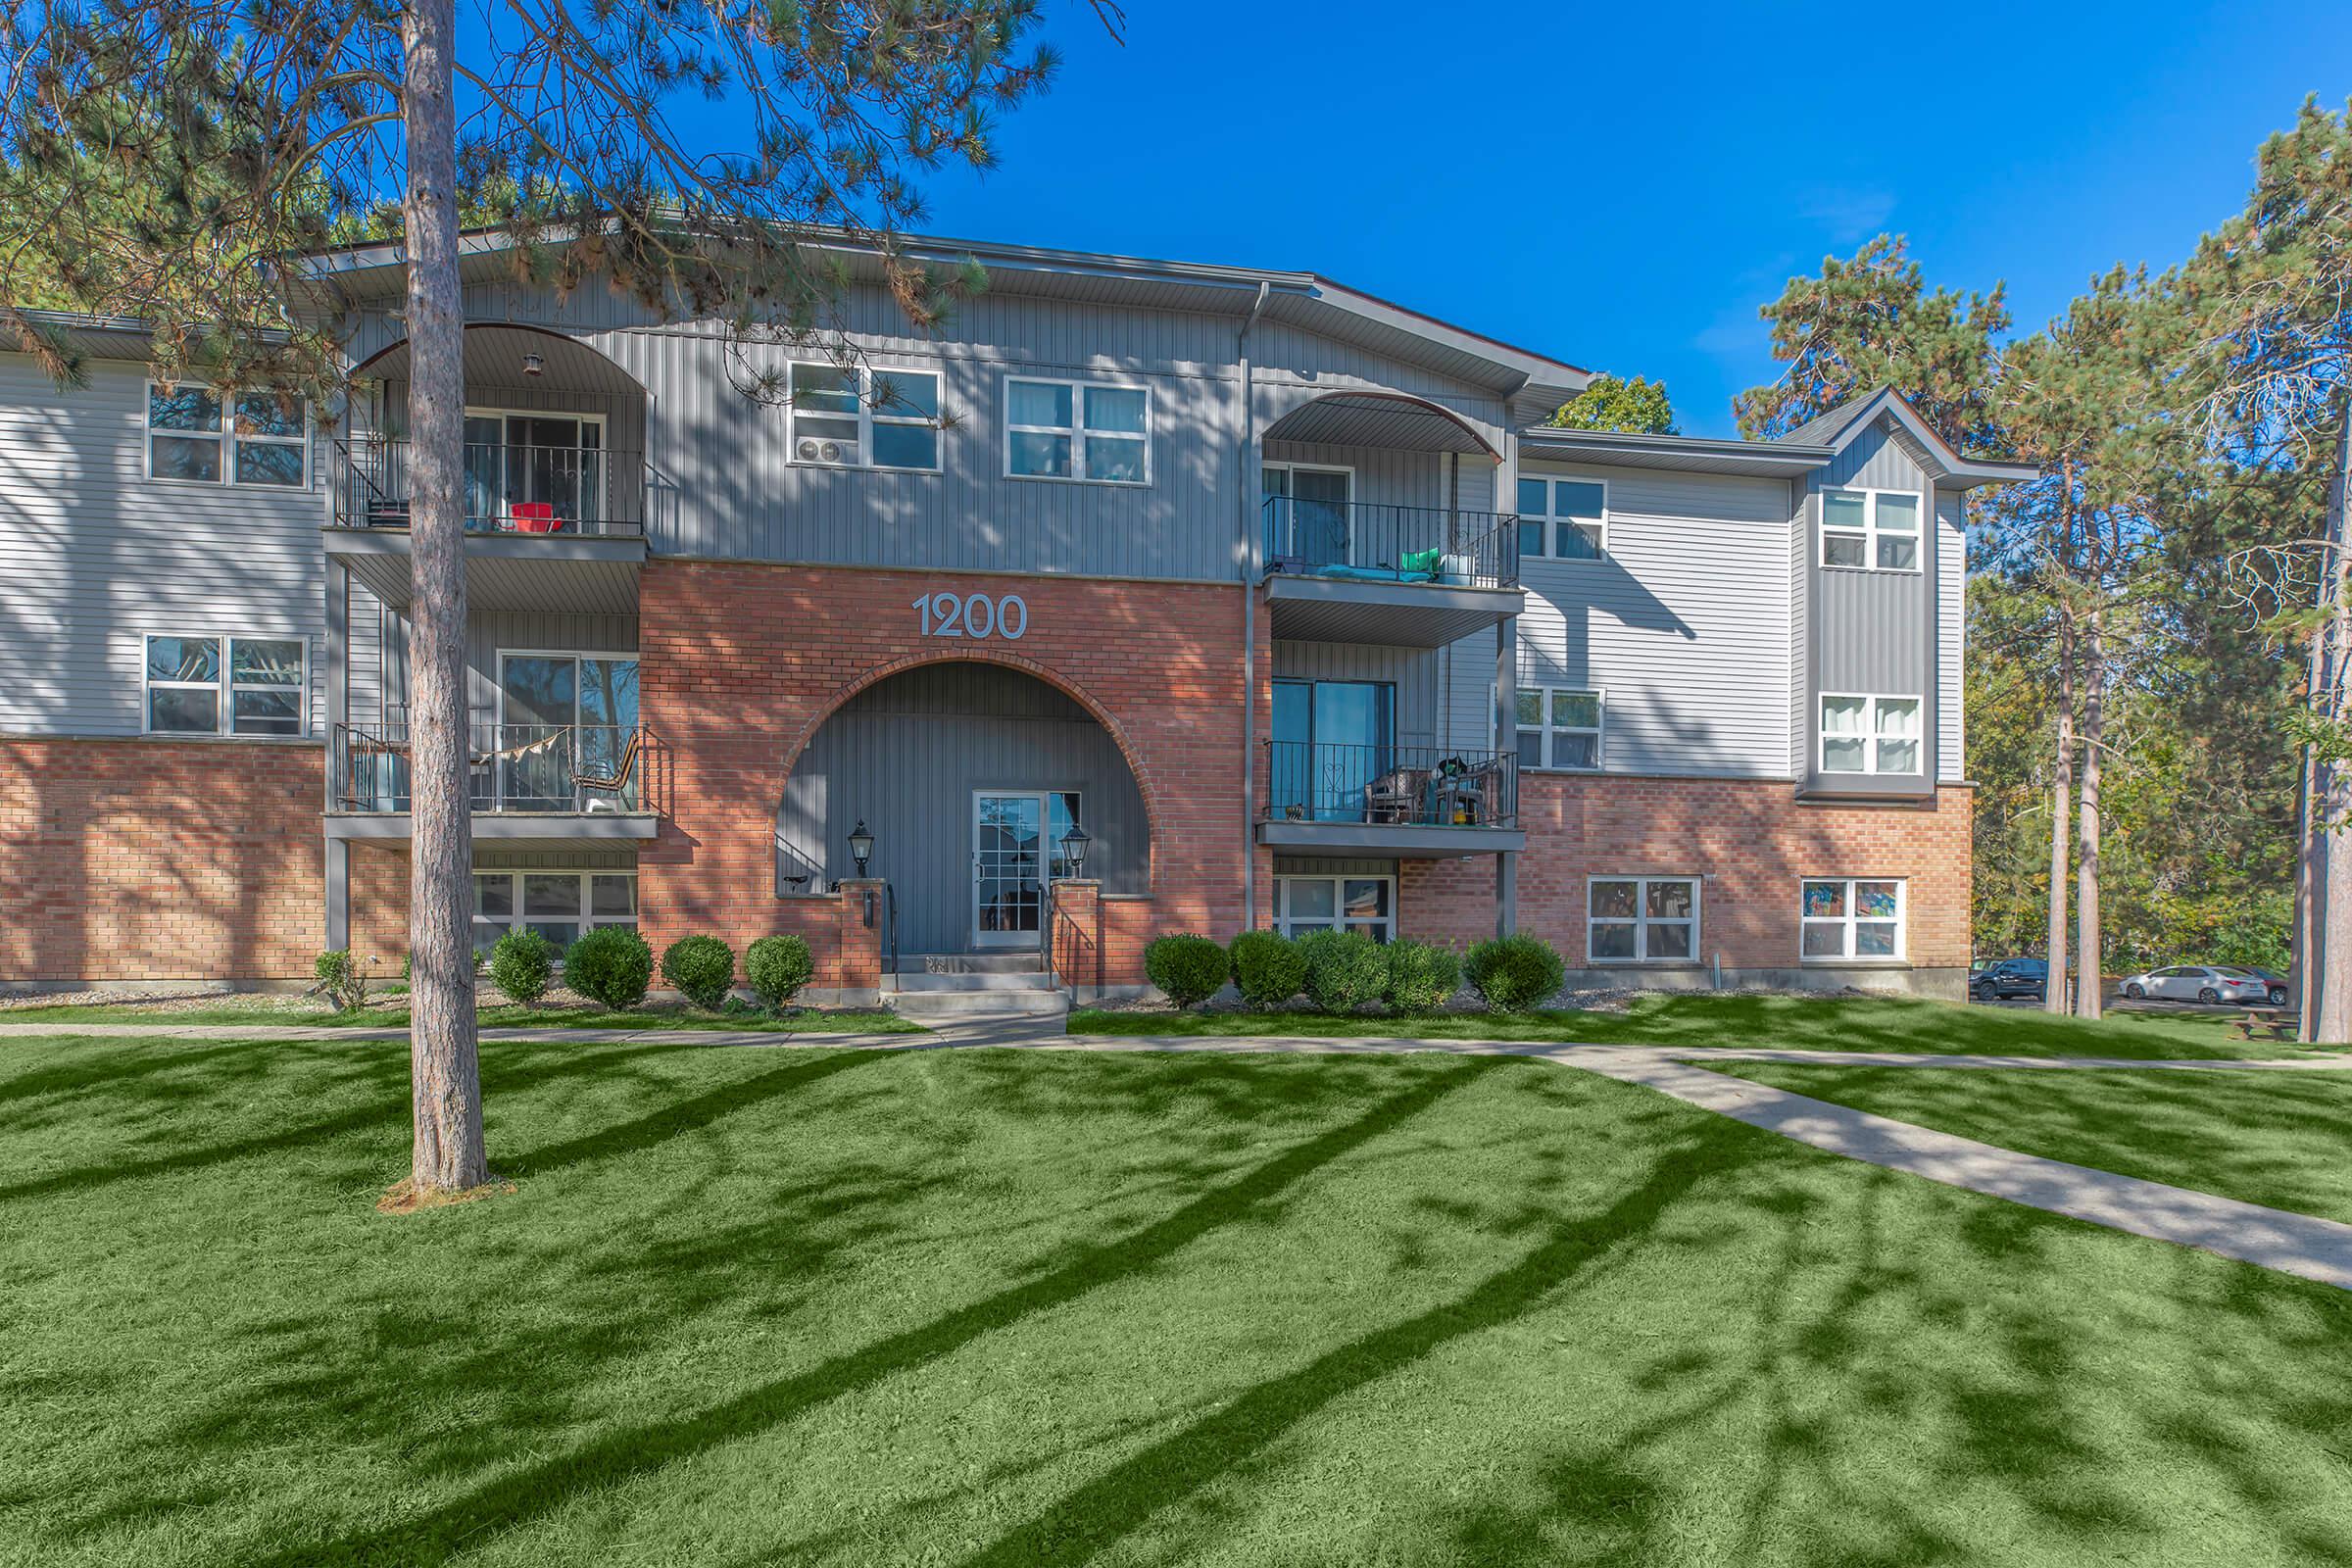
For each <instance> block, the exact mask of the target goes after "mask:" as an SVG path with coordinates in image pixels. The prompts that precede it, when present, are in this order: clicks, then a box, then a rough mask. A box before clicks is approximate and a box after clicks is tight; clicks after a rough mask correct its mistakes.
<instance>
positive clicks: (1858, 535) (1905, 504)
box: [1821, 490, 1919, 571]
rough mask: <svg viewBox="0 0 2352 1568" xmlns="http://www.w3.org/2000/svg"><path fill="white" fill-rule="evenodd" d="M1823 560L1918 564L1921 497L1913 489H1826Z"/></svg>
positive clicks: (1899, 566)
mask: <svg viewBox="0 0 2352 1568" xmlns="http://www.w3.org/2000/svg"><path fill="white" fill-rule="evenodd" d="M1821 564H1823V565H1825V566H1861V567H1869V568H1874V569H1877V570H1880V571H1917V570H1918V569H1919V497H1918V496H1916V495H1914V494H1912V493H1911V492H1910V491H1908V490H1824V491H1823V492H1822V493H1821Z"/></svg>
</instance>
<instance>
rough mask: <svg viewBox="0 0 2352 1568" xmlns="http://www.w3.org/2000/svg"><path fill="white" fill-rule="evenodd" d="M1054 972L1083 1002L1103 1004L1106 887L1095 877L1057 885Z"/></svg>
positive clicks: (1053, 953) (1055, 891)
mask: <svg viewBox="0 0 2352 1568" xmlns="http://www.w3.org/2000/svg"><path fill="white" fill-rule="evenodd" d="M1051 941H1052V944H1053V946H1052V947H1051V948H1050V949H1049V951H1048V956H1050V957H1051V958H1052V960H1053V963H1054V975H1055V976H1056V977H1057V978H1058V979H1059V980H1060V981H1061V983H1062V984H1063V985H1066V986H1070V987H1073V988H1075V989H1076V991H1077V993H1078V996H1079V999H1080V1000H1081V1001H1090V1002H1092V1001H1100V1000H1101V996H1100V993H1101V991H1102V988H1103V975H1104V973H1105V969H1106V965H1105V961H1104V957H1105V956H1104V954H1103V884H1102V883H1101V882H1099V881H1096V880H1095V879H1094V878H1092V877H1086V878H1083V879H1079V878H1072V879H1069V880H1066V881H1060V882H1056V883H1054V930H1053V932H1052V933H1051Z"/></svg>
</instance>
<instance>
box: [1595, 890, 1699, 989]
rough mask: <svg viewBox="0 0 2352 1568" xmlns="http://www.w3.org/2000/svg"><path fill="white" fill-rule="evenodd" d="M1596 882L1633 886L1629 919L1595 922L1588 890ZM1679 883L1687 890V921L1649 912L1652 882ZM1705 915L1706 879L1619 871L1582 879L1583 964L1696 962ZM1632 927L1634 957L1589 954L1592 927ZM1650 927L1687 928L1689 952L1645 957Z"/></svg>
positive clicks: (1647, 955) (1619, 966)
mask: <svg viewBox="0 0 2352 1568" xmlns="http://www.w3.org/2000/svg"><path fill="white" fill-rule="evenodd" d="M1600 882H1631V883H1633V884H1634V913H1633V917H1632V919H1631V920H1630V921H1629V920H1623V919H1605V920H1604V919H1598V918H1596V917H1595V916H1594V915H1593V885H1594V884H1595V883H1600ZM1660 882H1682V883H1687V884H1689V886H1690V889H1691V918H1690V919H1689V920H1687V921H1686V920H1679V919H1663V918H1658V917H1655V916H1652V915H1651V914H1650V913H1649V890H1650V886H1651V885H1652V884H1653V883H1660ZM1705 914H1706V879H1705V878H1704V877H1700V876H1696V875H1681V876H1651V875H1646V874H1642V873H1637V872H1621V873H1618V874H1616V875H1613V876H1589V877H1586V878H1585V961H1586V962H1587V963H1589V964H1593V965H1595V966H1598V967H1602V968H1622V967H1625V966H1627V965H1629V964H1674V965H1690V964H1695V963H1697V962H1699V961H1700V960H1699V955H1700V953H1701V952H1703V951H1704V950H1703V949H1702V948H1701V946H1700V942H1701V939H1702V933H1703V931H1704V929H1705V928H1704V924H1703V920H1704V916H1705ZM1627 924H1631V925H1632V926H1633V928H1634V956H1632V957H1630V958H1604V957H1601V956H1597V955H1596V954H1594V953H1593V927H1594V926H1596V925H1627ZM1653 925H1689V926H1690V927H1691V951H1690V953H1689V954H1688V955H1686V956H1679V957H1676V956H1667V957H1660V958H1653V957H1651V956H1649V928H1650V927H1651V926H1653Z"/></svg>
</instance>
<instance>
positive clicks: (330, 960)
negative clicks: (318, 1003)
mask: <svg viewBox="0 0 2352 1568" xmlns="http://www.w3.org/2000/svg"><path fill="white" fill-rule="evenodd" d="M311 973H312V974H314V975H316V976H317V977H318V980H319V983H318V984H317V985H315V986H313V987H312V988H311V989H312V990H314V991H316V992H318V993H319V994H320V995H322V996H324V997H325V998H326V1000H327V1001H329V1002H331V1003H333V1004H334V1006H335V1010H336V1011H337V1012H350V1011H351V1010H352V1009H354V1008H356V1007H364V1006H366V1005H368V960H367V959H365V958H355V957H353V956H351V950H350V949H349V948H329V949H327V950H326V951H325V952H324V953H321V954H320V955H319V957H318V960H317V961H316V962H315V963H313V964H312V965H311Z"/></svg>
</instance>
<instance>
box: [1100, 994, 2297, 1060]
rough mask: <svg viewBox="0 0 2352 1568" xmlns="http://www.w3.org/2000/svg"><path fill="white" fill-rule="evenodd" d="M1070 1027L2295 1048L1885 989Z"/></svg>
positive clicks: (2186, 1021)
mask: <svg viewBox="0 0 2352 1568" xmlns="http://www.w3.org/2000/svg"><path fill="white" fill-rule="evenodd" d="M1069 1027H1070V1033H1072V1034H1074V1035H1352V1036H1363V1035H1371V1036H1409V1037H1412V1038H1416V1039H1432V1040H1443V1039H1456V1040H1459V1039H1483V1040H1527V1041H1544V1040H1553V1041H1560V1042H1563V1043H1574V1044H1578V1045H1594V1046H1603V1045H1606V1046H1617V1045H1639V1046H1747V1047H1769V1048H1772V1049H1776V1050H1783V1051H1901V1052H1914V1053H1919V1052H1925V1053H1936V1052H1949V1053H1959V1054H1992V1055H2007V1056H2130V1057H2135V1058H2140V1059H2163V1058H2167V1057H2177V1058H2180V1059H2182V1060H2216V1059H2219V1060H2229V1059H2236V1058H2244V1057H2285V1056H2294V1055H2300V1054H2305V1053H2304V1052H2303V1051H2302V1050H2301V1048H2298V1047H2295V1046H2291V1045H2287V1046H2281V1045H2273V1044H2269V1043H2265V1044H2262V1045H2257V1046H2248V1045H2246V1044H2244V1043H2243V1042H2240V1041H2233V1040H2230V1039H2229V1020H2228V1019H2226V1018H2216V1017H2192V1016H2185V1015H2181V1014H2163V1013H2150V1012H2121V1013H2113V1014H2110V1015H2109V1016H2108V1017H2107V1018H2105V1019H2103V1020H2101V1021H2100V1022H2097V1023H2089V1022H2085V1021H2083V1020H2082V1019H2077V1018H2053V1017H2051V1016H2050V1015H2048V1014H2047V1013H2042V1012H2031V1011H2027V1010H2024V1009H2022V1008H2010V1007H1981V1006H1965V1005H1960V1004H1957V1003H1943V1002H1917V1001H1909V1000H1903V999H1897V998H1887V997H1788V996H1777V997H1768V996H1737V995H1731V996H1712V995H1704V994H1700V995H1691V996H1645V997H1639V998H1636V999H1635V1001H1634V1003H1633V1005H1632V1006H1631V1007H1630V1008H1628V1009H1627V1010H1626V1011H1623V1012H1598V1011H1579V1010H1576V1009H1571V1008H1560V1009H1549V1010H1545V1011H1542V1012H1531V1013H1524V1014H1521V1015H1518V1016H1516V1017H1513V1016H1503V1015H1491V1014H1485V1013H1453V1014H1447V1015H1446V1016H1442V1017H1436V1018H1372V1017H1346V1018H1335V1017H1333V1016H1331V1015H1330V1014H1328V1013H1320V1012H1152V1011H1101V1010H1080V1011H1078V1012H1073V1013H1072V1014H1070V1023H1069Z"/></svg>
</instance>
